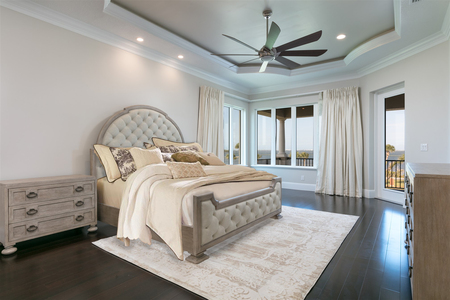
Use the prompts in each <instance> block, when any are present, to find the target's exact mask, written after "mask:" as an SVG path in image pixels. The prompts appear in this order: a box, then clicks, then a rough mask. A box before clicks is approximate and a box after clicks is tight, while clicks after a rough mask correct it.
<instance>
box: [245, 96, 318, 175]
mask: <svg viewBox="0 0 450 300" xmlns="http://www.w3.org/2000/svg"><path fill="white" fill-rule="evenodd" d="M304 106H313V112H314V120H313V122H314V125H313V137H314V141H313V147H314V149H313V153H314V161H313V166H311V167H309V166H297V165H296V162H297V160H296V159H292V154H293V153H295V154H296V153H297V138H298V136H297V107H304ZM285 108H291V116H292V119H293V120H296V121H295V122H292V128H291V131H292V135H293V138H292V140H291V142H292V145H291V164H290V165H277V164H276V155H277V135H278V132H277V119H276V110H277V109H285ZM261 110H271V125H272V126H271V133H272V137H271V138H272V140H271V156H270V165H265V164H258V111H261ZM319 119H320V116H319V103H318V102H314V103H302V104H296V105H283V106H277V107H266V108H257V109H255V120H254V126H255V127H254V128H255V138H254V145H255V149H254V151H253V153H252V157H253V159H252V167H269V168H292V169H306V170H316V169H317V164H318V159H319V140H320V124H319ZM296 156H297V155H295V157H296Z"/></svg>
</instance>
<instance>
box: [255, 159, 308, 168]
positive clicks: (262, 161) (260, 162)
mask: <svg viewBox="0 0 450 300" xmlns="http://www.w3.org/2000/svg"><path fill="white" fill-rule="evenodd" d="M270 162H271V159H270V158H258V161H257V164H258V165H270ZM276 164H277V165H281V166H290V165H291V158H290V157H286V158H284V157H277V158H276ZM296 166H301V167H313V166H314V158H296Z"/></svg>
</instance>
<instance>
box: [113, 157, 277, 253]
mask: <svg viewBox="0 0 450 300" xmlns="http://www.w3.org/2000/svg"><path fill="white" fill-rule="evenodd" d="M205 172H206V173H207V175H209V176H207V177H201V178H198V179H196V178H193V179H177V180H173V179H171V178H172V176H171V173H170V170H169V168H168V167H167V165H166V164H157V165H149V166H147V167H145V168H142V169H140V170H138V171H136V172H135V173H134V174H133V175H132V176H131V177H129V179H128V180H127V185H126V189H125V191H124V193H123V197H122V202H121V208H120V212H119V224H118V230H117V237H118V238H120V239H122V240H123V241H124V242H125V244H126V245H127V244H129V242H130V240H133V239H137V238H139V239H140V240H141V241H143V242H145V243H148V244H151V232H150V229H149V228H148V227H147V225H146V224H148V226H149V227H151V228H152V229H153V230H154V231H155V232H157V233H158V235H160V237H161V238H163V239H164V240H165V241H166V243H167V244H168V245H169V246H170V247H171V248H172V250H174V252H175V253H176V254H177V256H178V257H179V258H180V259H182V246H181V221H182V220H181V219H182V218H181V217H182V215H183V214H182V209H181V208H182V203H185V202H191V205H190V206H189V205H185V208H187V209H186V210H187V211H188V218H189V211H191V214H190V215H191V216H190V220H186V223H187V224H188V223H189V222H190V223H191V224H192V201H184V199H185V198H188V199H189V198H190V199H192V196H193V195H198V194H199V193H205V192H209V191H212V190H211V188H212V187H213V185H210V186H203V187H200V186H202V185H205V184H213V183H218V182H220V181H222V179H223V178H228V179H229V180H235V181H242V180H246V181H247V180H263V181H264V182H265V183H261V182H259V184H260V185H259V187H261V188H264V187H267V186H268V185H270V182H271V181H270V180H271V178H272V177H273V175H271V174H268V173H265V172H263V171H256V170H254V169H252V168H249V167H244V166H220V167H218V166H210V167H205ZM165 179H171V180H165ZM227 184H233V183H227ZM245 184H246V182H241V183H240V184H239V187H240V188H244V187H245ZM216 186H217V185H216ZM236 186H238V185H236ZM198 187H200V188H198ZM227 187H228V189H224V188H222V189H220V191H218V192H217V193H218V194H220V195H221V196H223V197H225V199H226V198H230V197H233V196H230V195H232V193H230V189H229V187H230V186H227ZM194 188H197V191H194V190H193V189H194ZM214 192H215V193H216V191H214ZM189 194H190V195H189Z"/></svg>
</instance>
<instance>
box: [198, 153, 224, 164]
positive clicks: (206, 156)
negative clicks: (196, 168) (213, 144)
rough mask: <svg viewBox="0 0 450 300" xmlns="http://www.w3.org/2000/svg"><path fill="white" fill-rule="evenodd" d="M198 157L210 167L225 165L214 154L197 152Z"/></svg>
mask: <svg viewBox="0 0 450 300" xmlns="http://www.w3.org/2000/svg"><path fill="white" fill-rule="evenodd" d="M197 154H198V155H200V156H201V157H202V158H203V159H204V160H206V161H207V162H208V164H209V165H211V166H224V165H225V163H224V162H223V161H221V160H220V158H218V157H217V156H216V155H215V154H214V153H211V152H198V153H197Z"/></svg>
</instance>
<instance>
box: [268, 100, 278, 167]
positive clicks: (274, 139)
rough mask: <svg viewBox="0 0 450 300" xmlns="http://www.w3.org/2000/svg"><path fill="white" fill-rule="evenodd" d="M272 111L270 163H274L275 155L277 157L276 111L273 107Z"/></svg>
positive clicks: (272, 164)
mask: <svg viewBox="0 0 450 300" xmlns="http://www.w3.org/2000/svg"><path fill="white" fill-rule="evenodd" d="M271 112H272V145H271V149H272V151H271V152H270V165H271V166H274V165H276V157H277V111H276V109H275V108H272V109H271Z"/></svg>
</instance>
